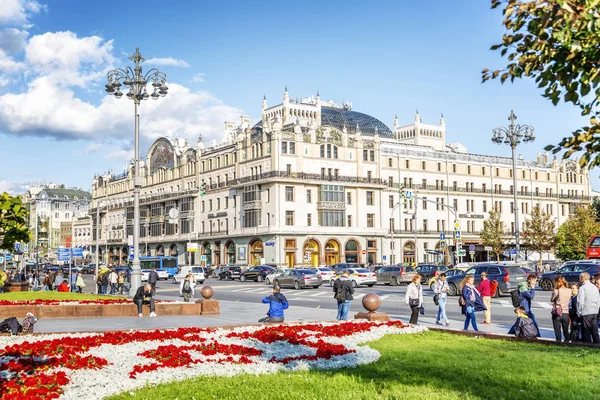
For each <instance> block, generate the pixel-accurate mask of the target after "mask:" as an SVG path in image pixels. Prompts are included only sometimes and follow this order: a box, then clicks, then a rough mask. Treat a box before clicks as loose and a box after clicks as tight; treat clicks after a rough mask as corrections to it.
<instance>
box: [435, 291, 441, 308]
mask: <svg viewBox="0 0 600 400" xmlns="http://www.w3.org/2000/svg"><path fill="white" fill-rule="evenodd" d="M433 304H435V305H436V306H439V305H440V295H439V294H437V293H436V294H435V295H433Z"/></svg>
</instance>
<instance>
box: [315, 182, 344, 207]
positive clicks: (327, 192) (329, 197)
mask: <svg viewBox="0 0 600 400" xmlns="http://www.w3.org/2000/svg"><path fill="white" fill-rule="evenodd" d="M319 201H331V202H336V203H343V202H344V187H343V186H338V185H321V186H320V187H319Z"/></svg>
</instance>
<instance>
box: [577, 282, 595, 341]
mask: <svg viewBox="0 0 600 400" xmlns="http://www.w3.org/2000/svg"><path fill="white" fill-rule="evenodd" d="M579 281H580V282H581V287H580V288H579V293H578V294H577V315H579V317H580V318H581V337H582V340H583V342H585V343H600V338H599V337H598V310H599V309H600V293H599V292H598V289H597V288H596V287H595V286H594V285H592V283H591V282H590V274H589V273H587V272H582V273H581V274H579Z"/></svg>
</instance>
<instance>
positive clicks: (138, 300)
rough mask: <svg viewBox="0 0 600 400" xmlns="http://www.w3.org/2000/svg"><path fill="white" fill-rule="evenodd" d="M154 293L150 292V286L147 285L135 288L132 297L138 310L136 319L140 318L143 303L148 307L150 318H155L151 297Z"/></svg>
mask: <svg viewBox="0 0 600 400" xmlns="http://www.w3.org/2000/svg"><path fill="white" fill-rule="evenodd" d="M153 294H154V291H153V290H152V286H151V285H150V284H149V283H146V284H145V285H143V286H140V287H139V288H137V291H136V292H135V296H133V302H134V303H135V304H136V305H137V308H138V317H139V318H142V316H143V315H142V305H144V304H145V303H147V304H149V305H150V316H151V317H156V313H155V312H154V298H153V297H152V295H153Z"/></svg>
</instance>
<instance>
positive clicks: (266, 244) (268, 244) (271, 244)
mask: <svg viewBox="0 0 600 400" xmlns="http://www.w3.org/2000/svg"><path fill="white" fill-rule="evenodd" d="M265 246H267V247H269V246H270V247H273V246H275V242H265Z"/></svg>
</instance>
